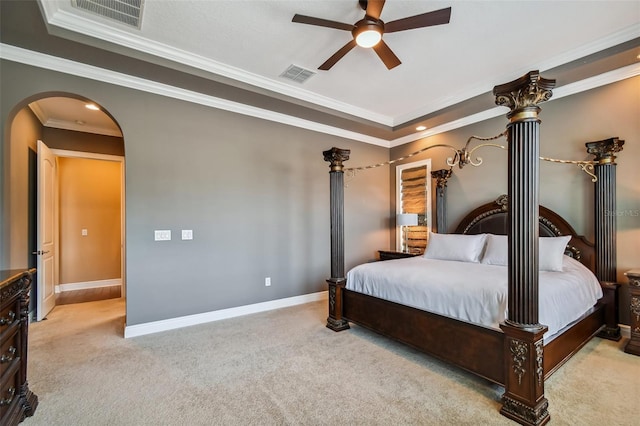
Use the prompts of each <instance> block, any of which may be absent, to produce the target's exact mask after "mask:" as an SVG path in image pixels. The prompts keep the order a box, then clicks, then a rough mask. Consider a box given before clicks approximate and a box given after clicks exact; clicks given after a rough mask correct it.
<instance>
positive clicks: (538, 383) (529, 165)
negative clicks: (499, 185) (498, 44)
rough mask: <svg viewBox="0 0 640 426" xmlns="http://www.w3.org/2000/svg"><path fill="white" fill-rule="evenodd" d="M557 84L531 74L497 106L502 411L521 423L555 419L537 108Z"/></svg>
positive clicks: (498, 91)
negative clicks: (542, 296)
mask: <svg viewBox="0 0 640 426" xmlns="http://www.w3.org/2000/svg"><path fill="white" fill-rule="evenodd" d="M554 86H555V80H547V79H544V78H542V77H540V74H539V73H538V71H531V72H529V73H528V74H526V75H525V76H523V77H521V78H519V79H517V80H514V81H512V82H510V83H506V84H502V85H499V86H496V87H494V89H493V94H494V95H495V97H496V104H498V105H504V106H507V107H509V109H510V110H511V111H510V112H509V113H508V114H507V118H508V119H509V125H508V126H507V140H508V149H509V155H508V158H509V159H508V161H509V165H508V196H509V199H508V211H507V225H508V228H507V233H508V234H507V235H508V291H509V295H508V314H507V319H506V320H505V322H504V323H503V324H500V328H501V329H502V331H503V332H504V334H505V346H504V358H505V393H504V395H503V396H502V403H503V405H502V408H501V410H500V412H501V413H502V414H503V415H504V416H506V417H509V418H510V419H512V420H515V421H517V422H518V423H521V424H525V425H541V424H544V423H547V422H548V421H549V419H550V417H549V412H548V410H547V408H548V405H549V403H548V401H547V399H546V398H545V397H544V368H543V365H544V364H543V357H544V345H543V339H542V336H543V334H544V332H545V331H547V327H546V326H544V325H541V324H540V323H539V322H538V277H539V272H538V257H539V253H538V236H539V225H538V220H539V199H538V192H539V175H540V167H539V156H540V133H539V129H540V120H539V119H538V114H539V113H540V108H539V107H538V104H539V103H541V102H544V101H546V100H548V99H549V98H551V94H552V93H551V89H552V88H553V87H554Z"/></svg>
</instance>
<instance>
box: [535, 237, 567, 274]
mask: <svg viewBox="0 0 640 426" xmlns="http://www.w3.org/2000/svg"><path fill="white" fill-rule="evenodd" d="M570 239H571V235H563V236H562V237H540V245H539V249H540V250H539V251H540V255H539V260H538V262H539V268H540V270H541V271H554V272H562V259H564V251H565V250H566V248H567V244H569V240H570Z"/></svg>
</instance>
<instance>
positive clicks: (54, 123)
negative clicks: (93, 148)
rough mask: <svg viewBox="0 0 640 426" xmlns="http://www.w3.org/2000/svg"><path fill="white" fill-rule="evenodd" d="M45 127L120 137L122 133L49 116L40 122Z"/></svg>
mask: <svg viewBox="0 0 640 426" xmlns="http://www.w3.org/2000/svg"><path fill="white" fill-rule="evenodd" d="M42 125H43V126H45V127H53V128H55V129H64V130H73V131H76V132H84V133H93V134H96V135H105V136H116V137H119V138H121V137H122V133H120V132H119V131H117V130H112V129H107V128H105V127H98V126H90V125H87V124H78V123H74V122H72V121H67V120H58V119H55V118H49V119H47V121H45V122H44V123H42Z"/></svg>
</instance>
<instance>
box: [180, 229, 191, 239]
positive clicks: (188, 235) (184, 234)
mask: <svg viewBox="0 0 640 426" xmlns="http://www.w3.org/2000/svg"><path fill="white" fill-rule="evenodd" d="M182 239H183V240H193V230H191V229H183V230H182Z"/></svg>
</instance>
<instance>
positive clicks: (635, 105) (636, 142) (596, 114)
mask: <svg viewBox="0 0 640 426" xmlns="http://www.w3.org/2000/svg"><path fill="white" fill-rule="evenodd" d="M543 76H544V73H543ZM546 77H548V78H553V76H546ZM496 83H502V82H496ZM541 108H542V111H541V113H540V119H541V120H542V124H541V128H540V155H542V156H545V157H553V158H559V159H567V160H591V159H593V157H592V156H590V155H588V154H587V152H586V149H585V145H584V144H585V142H591V141H598V140H602V139H607V138H610V137H614V136H617V137H619V138H620V139H623V140H625V145H624V150H623V151H622V152H621V153H620V154H619V156H618V158H617V160H616V162H617V164H618V165H617V213H618V218H617V224H618V235H617V246H618V247H617V249H618V259H617V263H618V281H619V282H621V283H624V284H625V287H624V289H623V298H622V302H621V306H622V307H623V308H624V310H623V313H622V318H623V322H625V323H626V324H628V315H629V312H628V306H629V304H628V303H629V302H628V294H627V290H628V289H627V288H626V283H627V280H626V278H625V277H624V275H623V274H624V272H625V271H627V270H629V269H634V268H638V267H639V266H640V257H639V256H638V253H640V120H639V119H638V117H640V77H634V78H630V79H626V80H623V81H620V82H617V83H613V84H609V85H606V86H603V87H600V88H596V89H593V90H590V91H588V92H583V93H579V94H576V95H573V96H569V97H565V98H561V99H557V100H553V98H552V100H551V101H550V102H547V103H544V104H541ZM504 110H505V115H506V112H507V109H506V108H504ZM506 125H507V119H506V117H504V116H503V117H498V118H494V119H491V120H487V121H484V122H481V123H477V124H473V125H470V126H467V127H464V128H461V129H457V130H455V131H451V132H447V133H444V134H441V135H437V136H434V137H431V138H428V139H426V140H421V141H416V142H414V143H411V144H406V145H402V146H399V147H396V148H393V149H392V150H391V158H398V157H401V156H403V155H406V154H408V153H410V152H414V151H417V150H419V149H421V148H423V147H425V146H427V144H429V145H431V144H438V143H447V144H450V145H454V146H456V147H462V146H464V144H465V143H466V141H467V138H469V137H470V136H472V135H477V136H485V137H486V136H494V135H497V134H499V133H500V132H502V131H503V130H504V129H505V127H506ZM494 142H499V143H501V144H502V145H506V140H505V139H500V140H498V141H494ZM479 143H481V142H473V143H472V145H471V147H473V146H475V145H477V144H479ZM450 155H451V152H450V151H448V150H443V149H433V150H429V151H427V152H425V153H423V154H420V155H419V156H416V157H413V158H412V159H411V161H417V160H420V159H424V158H429V157H431V158H432V170H437V169H441V168H448V167H447V166H446V163H445V161H446V157H447V156H450ZM476 156H480V157H482V159H483V161H484V162H483V164H482V165H481V166H480V167H473V166H471V165H467V166H465V167H464V168H463V169H462V170H460V169H458V168H457V167H456V168H454V170H453V173H454V174H453V177H452V178H451V179H450V181H449V184H448V191H447V197H448V203H447V209H448V215H447V225H448V228H449V231H453V229H455V227H456V226H457V224H458V223H459V222H460V220H462V218H463V217H464V215H465V214H466V213H468V212H469V211H470V210H471V209H472V208H473V207H475V206H479V205H480V204H483V203H486V202H489V201H491V200H493V199H495V198H497V196H498V195H500V194H506V193H507V165H506V159H507V152H506V151H503V150H501V149H497V148H491V147H489V148H481V149H479V150H478V151H476V153H475V155H474V157H476ZM390 181H391V202H392V206H391V211H394V212H395V206H394V205H393V203H394V200H395V170H394V169H393V168H392V170H390ZM434 192H435V191H434ZM540 204H542V205H544V206H546V207H548V208H550V209H552V210H554V211H556V212H557V213H559V214H560V215H562V216H563V217H564V218H566V219H567V220H568V221H569V223H571V225H572V226H573V227H574V229H575V230H576V231H577V232H578V233H580V234H584V235H585V236H586V237H587V238H588V239H589V240H590V241H593V220H594V215H593V183H592V182H591V180H590V177H589V176H588V175H587V174H585V173H583V172H582V171H580V169H578V168H577V166H574V165H564V164H554V163H548V162H544V161H543V162H541V164H540Z"/></svg>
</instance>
